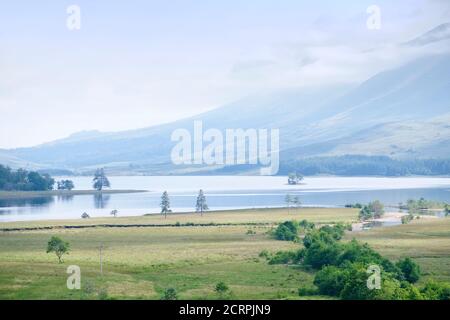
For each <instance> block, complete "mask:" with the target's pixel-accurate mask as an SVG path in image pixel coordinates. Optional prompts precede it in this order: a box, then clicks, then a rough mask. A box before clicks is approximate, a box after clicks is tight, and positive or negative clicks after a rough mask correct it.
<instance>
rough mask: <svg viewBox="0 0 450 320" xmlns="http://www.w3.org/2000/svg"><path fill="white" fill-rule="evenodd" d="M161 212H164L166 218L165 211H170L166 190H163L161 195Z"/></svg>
mask: <svg viewBox="0 0 450 320" xmlns="http://www.w3.org/2000/svg"><path fill="white" fill-rule="evenodd" d="M160 205H161V213H162V214H164V218H167V213H169V212H172V211H171V210H170V199H169V194H168V193H167V191H164V192H163V194H162V196H161V204H160Z"/></svg>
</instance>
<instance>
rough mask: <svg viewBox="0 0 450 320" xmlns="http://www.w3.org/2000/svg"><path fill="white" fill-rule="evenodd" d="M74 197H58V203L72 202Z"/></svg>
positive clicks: (62, 195) (66, 195)
mask: <svg viewBox="0 0 450 320" xmlns="http://www.w3.org/2000/svg"><path fill="white" fill-rule="evenodd" d="M73 197H74V196H73V195H68V194H61V195H58V196H57V199H58V201H61V202H70V201H73Z"/></svg>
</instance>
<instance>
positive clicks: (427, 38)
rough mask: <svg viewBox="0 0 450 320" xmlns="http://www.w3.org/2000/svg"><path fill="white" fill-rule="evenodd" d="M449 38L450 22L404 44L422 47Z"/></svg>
mask: <svg viewBox="0 0 450 320" xmlns="http://www.w3.org/2000/svg"><path fill="white" fill-rule="evenodd" d="M447 39H450V23H443V24H441V25H439V26H437V27H435V28H433V29H432V30H430V31H428V32H426V33H424V34H423V35H421V36H419V37H417V38H415V39H413V40H411V41H408V42H406V43H404V45H407V46H419V47H420V46H426V45H428V44H431V43H435V42H439V41H443V40H447Z"/></svg>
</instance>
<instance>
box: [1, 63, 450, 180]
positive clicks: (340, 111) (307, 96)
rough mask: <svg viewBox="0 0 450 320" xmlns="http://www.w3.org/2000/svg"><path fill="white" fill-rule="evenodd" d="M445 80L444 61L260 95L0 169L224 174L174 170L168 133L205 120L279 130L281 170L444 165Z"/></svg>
mask: <svg viewBox="0 0 450 320" xmlns="http://www.w3.org/2000/svg"><path fill="white" fill-rule="evenodd" d="M449 75H450V55H434V56H427V57H424V58H421V59H418V60H416V61H413V62H410V63H407V64H405V65H403V66H401V67H398V68H396V69H393V70H387V71H384V72H381V73H379V74H377V75H375V76H374V77H372V78H370V79H368V80H367V81H365V82H364V83H362V84H360V85H359V86H356V87H351V88H349V87H334V88H325V89H324V88H321V89H320V90H319V89H315V90H305V89H291V90H283V91H278V92H272V93H266V94H262V95H259V96H253V97H248V98H245V99H242V100H240V101H237V102H235V103H232V104H229V105H226V106H223V107H221V108H218V109H215V110H212V111H210V112H207V113H204V114H201V115H198V116H195V117H191V118H188V119H183V120H180V121H176V122H173V123H169V124H165V125H160V126H154V127H150V128H144V129H139V130H132V131H125V132H118V133H101V132H97V131H94V132H82V133H78V134H75V135H72V136H70V137H68V138H66V139H62V140H58V141H54V142H51V143H47V144H43V145H40V146H36V147H33V148H21V149H15V150H3V151H0V162H4V161H8V163H10V164H17V165H23V164H27V165H28V166H29V167H33V166H38V167H39V168H42V167H44V168H53V169H55V168H57V169H71V170H76V171H81V172H84V171H91V170H93V169H95V168H97V167H106V168H107V169H108V170H110V171H114V172H115V173H130V172H134V173H150V174H190V173H195V172H205V171H210V172H223V169H222V168H220V167H208V168H205V167H201V166H198V167H183V166H174V165H173V164H172V162H171V160H170V153H171V150H172V148H173V146H174V145H175V143H174V142H172V141H171V140H170V138H171V134H172V132H173V131H174V130H176V129H179V128H184V129H187V130H189V131H190V132H191V133H192V131H193V122H194V121H195V120H202V121H203V125H204V130H206V129H208V128H216V129H219V130H221V131H222V132H224V131H225V130H226V129H227V128H229V129H237V128H242V129H247V128H256V129H258V128H268V129H270V128H279V129H280V149H281V160H282V161H283V162H285V163H286V162H289V161H291V160H292V161H293V160H296V159H301V158H307V157H318V156H339V155H386V156H389V157H394V158H398V159H403V158H411V157H413V158H417V159H421V158H422V159H424V158H449V155H450V143H449V142H450V129H449V125H448V123H450V121H448V120H450V116H449V114H450V77H449ZM215 170H216V171H215ZM217 170H219V171H217ZM220 170H222V171H220ZM232 170H233V173H239V172H253V171H254V170H255V168H252V167H246V166H243V167H239V168H238V167H236V168H233V169H232Z"/></svg>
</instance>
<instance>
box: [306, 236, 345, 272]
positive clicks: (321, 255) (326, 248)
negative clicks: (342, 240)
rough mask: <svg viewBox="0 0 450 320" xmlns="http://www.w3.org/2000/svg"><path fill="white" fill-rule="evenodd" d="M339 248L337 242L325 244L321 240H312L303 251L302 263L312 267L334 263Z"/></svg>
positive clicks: (339, 250) (339, 251) (316, 267)
mask: <svg viewBox="0 0 450 320" xmlns="http://www.w3.org/2000/svg"><path fill="white" fill-rule="evenodd" d="M340 253H341V249H340V247H339V245H338V244H337V243H332V244H327V243H324V242H322V241H317V242H314V243H313V244H312V245H311V246H310V247H309V248H308V249H307V250H306V253H305V258H304V260H303V263H304V264H305V265H309V266H311V267H313V268H314V269H320V268H321V267H323V266H327V265H336V262H337V260H338V257H339V255H340Z"/></svg>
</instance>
